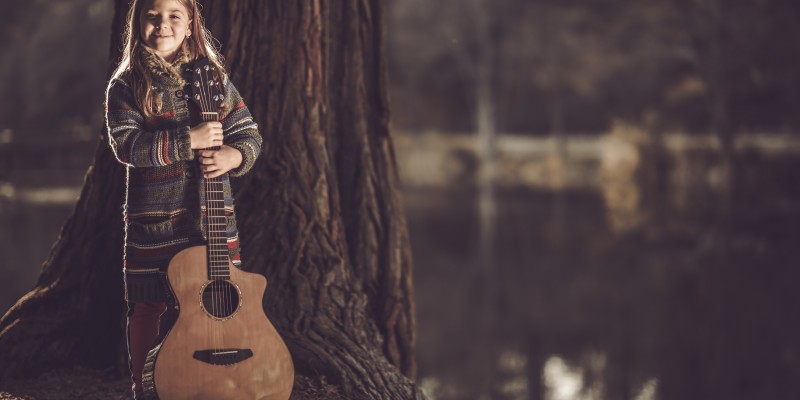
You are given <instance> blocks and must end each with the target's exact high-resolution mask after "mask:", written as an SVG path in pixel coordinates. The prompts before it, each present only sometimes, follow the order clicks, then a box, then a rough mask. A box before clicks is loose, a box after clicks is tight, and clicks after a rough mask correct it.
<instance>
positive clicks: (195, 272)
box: [143, 246, 294, 400]
mask: <svg viewBox="0 0 800 400" xmlns="http://www.w3.org/2000/svg"><path fill="white" fill-rule="evenodd" d="M206 252H207V248H206V246H195V247H191V248H188V249H185V250H183V251H181V252H180V253H178V254H177V255H175V257H174V258H173V259H172V261H171V262H170V264H169V268H168V270H167V279H168V281H169V284H170V286H171V289H172V291H173V293H174V295H175V299H176V300H177V302H178V306H179V314H178V318H177V320H176V321H175V325H174V326H173V327H172V329H171V330H170V331H169V333H167V335H166V337H165V338H164V340H163V342H162V343H161V344H160V345H159V346H158V347H156V348H155V349H153V350H151V352H150V355H149V356H148V361H147V363H146V365H145V372H144V374H143V376H144V379H143V381H144V382H143V386H144V389H145V392H146V393H148V394H150V395H151V396H150V397H155V396H152V395H153V394H155V395H156V396H157V397H156V398H158V399H161V400H180V399H187V400H188V399H192V400H203V399H209V400H210V399H215V400H223V399H237V400H240V399H241V400H244V399H257V400H286V399H288V398H289V395H290V394H291V391H292V385H293V383H294V365H293V363H292V358H291V355H290V354H289V351H288V349H287V348H286V345H285V344H284V342H283V340H282V339H281V338H280V336H279V335H278V332H277V331H276V330H275V327H273V326H272V323H270V321H269V320H268V319H267V316H266V314H265V313H264V309H263V306H262V299H263V296H264V292H265V289H266V286H267V281H266V279H265V278H264V277H263V276H261V275H258V274H254V273H249V272H245V271H242V270H240V269H238V268H235V267H234V266H233V265H232V264H230V261H228V264H229V265H228V269H229V271H230V278H229V279H225V280H224V281H225V282H227V283H224V285H227V286H226V288H227V290H228V292H227V293H225V292H224V291H220V292H219V293H223V295H222V296H217V295H213V294H212V295H210V294H209V293H210V292H211V291H213V285H219V284H221V281H211V280H209V279H208V275H207V270H206V265H207V264H206V260H207V256H206ZM209 285H211V286H209ZM217 288H218V289H219V288H221V286H220V287H217ZM233 291H235V293H234V292H233ZM204 296H205V297H204ZM215 296H216V297H215ZM221 303H227V304H226V305H225V307H222V308H218V309H214V307H215V306H216V305H219V304H221ZM220 310H222V311H220Z"/></svg>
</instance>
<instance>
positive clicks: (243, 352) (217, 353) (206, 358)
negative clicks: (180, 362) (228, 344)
mask: <svg viewBox="0 0 800 400" xmlns="http://www.w3.org/2000/svg"><path fill="white" fill-rule="evenodd" d="M252 356H253V351H252V350H250V349H209V350H197V351H195V352H194V355H193V357H194V358H195V359H196V360H200V361H202V362H204V363H207V364H211V365H232V364H236V363H238V362H242V361H244V360H246V359H248V358H250V357H252Z"/></svg>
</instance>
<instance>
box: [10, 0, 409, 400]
mask: <svg viewBox="0 0 800 400" xmlns="http://www.w3.org/2000/svg"><path fill="white" fill-rule="evenodd" d="M127 6H128V1H127V0H116V7H117V9H116V13H117V14H116V18H115V23H114V25H113V28H112V30H113V32H112V37H113V38H114V40H112V42H114V43H112V49H115V48H119V46H118V43H119V42H118V40H119V39H118V38H119V35H120V32H121V30H120V24H119V21H121V18H122V16H123V15H124V13H125V11H126V10H127ZM204 6H205V7H204V14H205V17H206V18H207V25H208V27H209V28H210V29H211V30H212V32H214V34H215V37H216V38H217V39H219V40H220V42H221V44H222V48H223V52H224V55H225V63H226V66H227V67H228V69H229V71H230V73H231V77H232V80H233V81H234V83H235V84H236V86H237V88H239V91H240V92H241V93H242V95H243V97H244V98H245V99H246V101H247V103H248V106H249V107H250V110H251V112H252V113H253V116H254V117H255V119H256V120H257V122H258V123H259V127H260V130H261V133H262V135H263V136H264V143H265V151H264V153H263V154H262V156H261V158H260V160H259V162H258V163H256V166H255V167H254V169H253V170H252V171H251V172H250V173H249V174H248V175H247V176H246V177H244V178H242V179H241V180H238V181H235V182H234V189H235V198H236V205H237V213H238V216H239V221H238V222H239V228H240V236H241V242H242V253H243V256H242V258H243V267H244V268H245V269H247V270H249V271H254V272H259V273H261V274H264V275H265V276H266V277H267V278H268V280H269V285H268V287H267V293H266V296H265V299H264V306H265V309H266V311H267V315H268V316H269V317H270V320H271V321H272V322H273V324H274V325H275V326H276V328H277V329H278V331H279V332H280V333H281V335H282V337H283V339H284V340H285V341H286V343H287V345H288V347H289V349H290V351H291V353H292V356H293V359H294V362H295V367H296V369H297V372H298V374H299V375H306V376H311V377H317V376H318V375H321V376H323V377H324V378H326V380H327V381H328V382H331V383H334V384H336V385H337V386H338V387H339V390H340V391H341V393H342V394H343V395H344V396H345V397H346V398H354V399H356V398H357V399H361V398H364V399H367V398H369V399H386V398H392V399H411V398H423V395H422V392H421V391H420V390H419V388H418V387H417V386H415V385H414V383H413V379H414V377H415V374H416V365H415V360H414V346H415V340H416V338H415V331H416V327H415V323H416V321H415V315H414V299H413V282H412V264H411V252H410V246H409V240H408V232H407V224H406V221H405V214H404V210H403V205H402V202H401V196H400V182H399V178H398V173H397V166H396V161H395V157H394V148H393V145H392V142H391V137H390V136H389V109H388V96H387V93H386V65H385V62H384V55H383V9H382V5H381V3H380V1H379V0H371V1H355V0H347V1H342V2H327V1H320V0H316V1H309V2H295V1H292V0H282V1H270V2H263V1H257V0H229V1H205V2H204ZM113 58H114V59H115V58H116V57H113ZM123 182H124V171H123V169H122V168H121V167H120V165H119V164H118V163H117V162H116V161H115V160H114V158H113V156H112V154H111V151H110V150H109V149H108V147H107V145H106V143H105V140H101V143H100V145H99V146H98V148H97V151H96V154H95V160H94V163H93V167H91V168H90V169H89V171H88V172H87V175H86V179H85V182H84V187H83V191H82V194H81V197H80V199H79V200H78V204H77V206H76V208H75V211H74V212H73V214H72V216H71V217H70V218H69V220H68V221H67V223H66V224H65V225H64V227H63V228H62V232H61V235H60V237H59V239H58V241H57V242H56V244H55V245H54V247H53V251H52V253H51V255H50V257H49V258H48V260H47V261H46V262H45V264H44V266H43V272H42V274H41V276H40V278H39V281H38V283H37V285H36V287H35V288H34V289H33V290H32V291H31V292H30V293H29V294H27V295H26V296H25V297H23V298H22V299H20V300H19V301H18V302H17V304H16V305H15V306H14V307H12V309H11V310H9V312H8V313H7V314H6V315H5V316H4V317H3V318H2V320H0V377H3V376H5V377H9V376H25V375H28V376H30V375H33V374H36V373H39V372H42V371H45V370H48V369H52V368H54V367H59V366H73V365H84V366H91V367H98V368H104V367H111V366H117V367H119V366H120V365H126V364H125V363H126V354H127V353H126V352H125V348H124V345H125V339H124V302H123V300H122V298H123V292H122V289H123V288H122V274H121V265H122V264H121V263H122V223H121V218H120V217H121V208H120V206H121V204H122V194H123V189H124V187H123V185H124V184H123ZM298 382H300V380H298ZM296 389H297V387H296Z"/></svg>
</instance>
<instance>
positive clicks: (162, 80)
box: [106, 53, 262, 303]
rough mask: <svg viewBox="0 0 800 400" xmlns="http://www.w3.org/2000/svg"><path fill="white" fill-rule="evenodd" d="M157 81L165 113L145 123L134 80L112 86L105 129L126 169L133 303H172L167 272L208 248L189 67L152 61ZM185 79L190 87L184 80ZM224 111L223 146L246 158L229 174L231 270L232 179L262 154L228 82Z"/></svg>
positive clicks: (128, 282) (234, 237)
mask: <svg viewBox="0 0 800 400" xmlns="http://www.w3.org/2000/svg"><path fill="white" fill-rule="evenodd" d="M146 57H147V58H146V60H147V62H148V65H151V67H152V69H153V73H152V74H151V76H152V79H153V88H152V92H151V93H152V95H154V96H157V97H156V100H157V101H156V104H159V106H160V110H159V112H158V113H157V114H156V115H153V116H151V117H149V118H145V116H144V113H143V112H142V110H141V109H140V108H139V106H138V105H137V102H136V101H135V98H134V95H133V93H134V92H133V89H132V87H133V86H132V85H131V82H130V80H131V77H130V73H127V74H123V76H122V77H120V78H119V79H115V80H113V81H112V82H110V84H109V90H108V98H107V99H106V129H107V134H108V137H109V145H110V147H111V150H112V151H113V152H114V155H115V156H116V158H117V160H118V161H119V162H121V163H122V164H124V165H125V166H126V180H127V185H126V196H125V205H124V207H123V220H124V221H125V244H124V263H123V268H124V272H125V273H124V276H125V299H126V300H127V301H129V302H134V303H137V302H162V301H172V300H174V299H172V296H171V293H170V291H169V289H168V285H167V281H166V269H167V266H168V265H169V262H170V260H171V259H172V257H173V256H175V254H177V253H178V252H179V251H181V250H183V249H186V248H188V247H192V246H197V245H204V244H205V243H206V233H205V227H204V224H203V223H202V218H203V216H204V214H205V199H204V193H203V190H202V188H203V187H204V184H205V182H204V181H205V180H204V178H203V175H202V173H201V172H200V168H199V164H198V162H197V160H196V159H195V152H194V151H193V150H192V149H191V143H190V139H189V129H190V127H192V126H195V125H197V124H198V123H200V122H202V119H201V117H200V114H199V111H200V110H199V109H198V108H197V107H196V106H195V105H194V104H191V102H190V101H189V100H188V94H187V92H189V86H188V85H186V84H185V81H186V80H190V79H189V78H190V77H191V64H190V63H178V65H174V66H170V65H166V64H165V63H164V62H163V61H162V60H161V59H160V58H158V57H157V56H155V55H154V54H152V53H148V54H146ZM181 77H183V78H184V79H181ZM223 82H224V87H225V103H224V108H223V111H222V112H221V114H220V122H222V127H223V133H224V139H223V143H224V144H226V145H228V146H230V147H233V148H235V149H237V150H239V151H240V152H241V153H242V163H241V165H240V166H239V167H237V168H235V169H233V170H231V171H229V173H227V174H223V175H222V176H221V177H220V180H221V181H222V182H223V188H224V196H225V202H224V205H225V215H226V221H227V226H226V236H227V240H228V249H229V252H230V258H231V261H232V262H233V264H234V265H235V266H237V267H239V266H240V264H241V259H240V257H239V242H238V229H237V227H236V214H235V210H234V205H233V197H232V195H231V187H230V180H229V178H228V175H230V176H241V175H244V174H245V173H247V172H248V171H249V170H250V169H251V168H252V166H253V163H254V162H255V160H256V158H257V157H258V155H259V154H260V153H261V145H262V139H261V136H260V135H259V133H258V126H257V125H256V123H255V122H254V121H253V118H252V116H251V114H250V111H249V110H248V108H247V106H245V104H244V101H243V100H242V97H241V96H240V95H239V93H238V91H237V90H236V88H235V87H234V86H233V84H232V83H231V81H230V79H228V78H227V77H223Z"/></svg>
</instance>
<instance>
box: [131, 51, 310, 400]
mask: <svg viewBox="0 0 800 400" xmlns="http://www.w3.org/2000/svg"><path fill="white" fill-rule="evenodd" d="M193 68H194V71H193V82H192V89H191V98H192V101H193V102H194V103H195V104H196V105H197V106H198V107H199V108H200V110H201V112H202V113H201V115H202V116H203V120H204V121H216V120H218V119H219V116H218V113H217V110H218V107H219V106H220V105H221V104H222V102H223V101H224V100H225V98H224V90H222V85H221V83H220V77H219V74H217V73H216V70H215V68H214V66H213V64H211V63H209V61H208V59H206V58H202V59H199V60H197V61H196V62H195V64H194V67H193ZM212 149H219V147H215V148H212ZM203 190H205V197H206V213H205V217H204V221H203V222H204V223H205V226H206V228H207V229H206V232H207V239H208V244H207V245H206V246H195V247H190V248H188V249H184V250H182V251H181V252H179V253H178V254H176V255H175V257H174V258H173V259H172V260H171V261H170V263H169V267H168V269H167V280H168V282H169V287H170V290H172V294H173V295H174V298H175V299H176V301H177V305H178V310H179V313H178V317H177V319H176V321H175V324H174V325H173V327H172V329H170V331H169V332H168V333H167V334H166V336H165V337H164V340H163V341H162V342H161V343H160V344H159V345H158V346H156V347H155V348H154V349H153V350H151V351H150V352H149V353H148V357H147V361H146V362H145V366H144V372H143V374H142V386H143V389H144V398H146V399H160V400H182V399H187V400H188V399H192V400H204V399H209V400H210V399H214V400H224V399H236V400H245V399H257V400H286V399H288V398H289V395H290V394H291V392H292V385H293V384H294V365H293V363H292V358H291V355H290V354H289V351H288V349H287V348H286V344H285V343H284V342H283V340H282V339H281V337H280V335H278V332H277V331H276V330H275V327H274V326H272V323H270V321H269V319H267V315H266V314H265V312H264V309H263V306H262V299H263V297H264V291H265V289H266V286H267V281H266V279H265V278H264V277H263V276H261V275H258V274H254V273H249V272H245V271H242V270H240V269H238V268H236V267H235V266H234V265H233V264H232V263H231V261H230V257H229V253H228V245H227V237H226V234H225V230H226V229H225V228H226V226H227V224H226V221H227V218H226V216H225V210H224V197H223V183H222V181H221V179H220V178H219V177H217V178H210V179H208V178H207V179H206V180H205V187H204V188H203Z"/></svg>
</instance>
